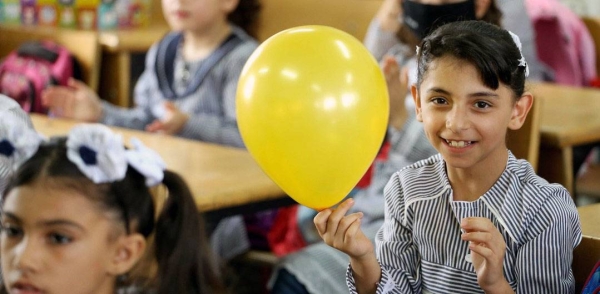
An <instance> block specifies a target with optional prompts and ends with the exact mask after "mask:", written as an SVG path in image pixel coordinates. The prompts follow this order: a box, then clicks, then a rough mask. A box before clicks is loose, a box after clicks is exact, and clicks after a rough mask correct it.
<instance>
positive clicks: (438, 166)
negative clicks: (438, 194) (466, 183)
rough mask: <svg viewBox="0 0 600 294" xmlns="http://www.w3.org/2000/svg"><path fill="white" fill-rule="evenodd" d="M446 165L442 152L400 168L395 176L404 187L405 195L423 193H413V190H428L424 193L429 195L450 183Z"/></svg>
mask: <svg viewBox="0 0 600 294" xmlns="http://www.w3.org/2000/svg"><path fill="white" fill-rule="evenodd" d="M444 166H445V164H444V159H443V158H442V156H441V155H440V154H436V155H433V156H431V157H429V158H426V159H423V160H420V161H417V162H415V163H413V164H411V165H408V166H406V167H404V168H402V169H400V170H399V171H398V172H396V173H395V174H394V178H395V179H396V181H397V182H398V185H399V186H401V187H402V190H403V191H404V194H405V196H406V195H421V194H423V193H411V192H410V191H412V190H418V191H421V192H422V191H424V190H427V193H424V194H426V195H429V193H435V191H437V190H440V189H444V187H446V186H447V185H448V179H447V177H446V172H445V167H444Z"/></svg>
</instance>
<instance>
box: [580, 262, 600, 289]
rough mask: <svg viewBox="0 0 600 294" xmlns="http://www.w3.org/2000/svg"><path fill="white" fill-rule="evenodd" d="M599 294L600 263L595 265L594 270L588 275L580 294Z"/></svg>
mask: <svg viewBox="0 0 600 294" xmlns="http://www.w3.org/2000/svg"><path fill="white" fill-rule="evenodd" d="M598 293H600V261H598V262H597V263H596V265H595V266H594V269H593V270H592V272H591V273H590V275H589V277H588V278H587V281H585V285H584V286H583V290H582V291H581V294H598Z"/></svg>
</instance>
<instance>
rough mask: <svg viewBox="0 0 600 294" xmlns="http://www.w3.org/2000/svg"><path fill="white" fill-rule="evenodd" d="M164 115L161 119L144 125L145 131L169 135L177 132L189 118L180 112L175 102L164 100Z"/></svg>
mask: <svg viewBox="0 0 600 294" xmlns="http://www.w3.org/2000/svg"><path fill="white" fill-rule="evenodd" d="M165 110H166V115H165V116H164V118H163V119H162V120H158V119H157V120H155V121H153V122H152V123H150V124H149V125H147V126H146V131H148V132H157V133H164V134H169V135H175V134H178V133H179V132H180V131H181V129H183V126H185V124H186V123H187V121H188V119H189V118H190V117H189V115H187V114H185V113H183V112H181V111H180V110H179V108H177V106H175V104H173V103H171V102H165Z"/></svg>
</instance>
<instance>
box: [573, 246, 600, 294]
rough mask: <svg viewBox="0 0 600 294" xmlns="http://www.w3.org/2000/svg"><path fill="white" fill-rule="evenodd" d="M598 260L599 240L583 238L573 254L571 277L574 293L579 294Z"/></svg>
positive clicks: (599, 251) (599, 254)
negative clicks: (573, 279)
mask: <svg viewBox="0 0 600 294" xmlns="http://www.w3.org/2000/svg"><path fill="white" fill-rule="evenodd" d="M598 260H600V239H598V238H595V237H591V236H583V238H582V239H581V243H579V246H577V247H576V248H575V251H574V252H573V266H572V268H573V275H574V276H575V293H581V289H582V288H583V285H584V284H585V281H586V280H587V278H588V276H589V275H590V272H591V271H592V269H593V268H594V265H595V264H596V262H598Z"/></svg>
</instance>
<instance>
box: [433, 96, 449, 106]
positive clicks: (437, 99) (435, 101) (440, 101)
mask: <svg viewBox="0 0 600 294" xmlns="http://www.w3.org/2000/svg"><path fill="white" fill-rule="evenodd" d="M431 102H433V104H448V102H447V101H446V99H444V98H441V97H435V98H432V99H431Z"/></svg>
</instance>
